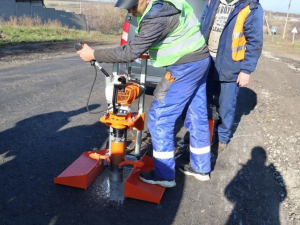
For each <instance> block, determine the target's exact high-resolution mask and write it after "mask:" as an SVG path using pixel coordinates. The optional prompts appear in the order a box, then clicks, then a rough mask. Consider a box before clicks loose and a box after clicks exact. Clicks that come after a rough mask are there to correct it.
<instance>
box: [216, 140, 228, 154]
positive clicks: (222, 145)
mask: <svg viewBox="0 0 300 225" xmlns="http://www.w3.org/2000/svg"><path fill="white" fill-rule="evenodd" d="M227 146H228V144H226V143H223V142H219V144H218V153H220V152H222V151H224V150H225V149H226V148H227Z"/></svg>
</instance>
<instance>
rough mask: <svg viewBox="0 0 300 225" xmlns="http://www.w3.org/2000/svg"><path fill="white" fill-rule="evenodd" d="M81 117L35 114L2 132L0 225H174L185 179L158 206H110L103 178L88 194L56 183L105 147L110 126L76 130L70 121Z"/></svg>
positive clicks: (127, 202)
mask: <svg viewBox="0 0 300 225" xmlns="http://www.w3.org/2000/svg"><path fill="white" fill-rule="evenodd" d="M96 107H97V105H92V106H90V109H91V110H93V109H95V108H96ZM82 113H86V109H85V108H80V109H78V110H74V111H69V112H63V111H57V112H51V113H45V114H41V115H36V116H33V117H31V118H27V119H24V120H21V121H19V122H18V123H16V125H15V126H14V127H12V128H10V129H7V130H5V131H3V132H1V133H0V140H1V142H0V190H1V191H0V224H114V225H115V224H116V225H117V224H122V225H124V224H136V223H141V224H165V225H168V224H172V223H173V221H174V219H175V216H176V214H177V210H178V207H179V204H180V201H181V198H182V193H183V189H184V177H182V176H177V178H176V182H177V186H176V187H175V188H172V189H168V190H166V192H165V194H164V196H163V199H162V202H161V204H160V205H156V204H153V203H148V202H142V201H138V200H134V199H124V201H121V202H120V201H119V202H118V201H111V200H110V199H109V198H108V196H106V195H108V194H109V193H107V190H103V189H102V188H103V179H104V178H103V177H101V176H99V177H98V178H97V179H96V180H95V181H94V182H93V183H92V184H91V186H90V187H89V188H88V189H87V190H81V189H76V188H71V187H67V186H62V185H55V184H54V183H53V178H54V177H56V176H58V175H59V174H60V173H61V172H62V171H63V170H64V169H66V168H67V167H68V166H69V165H70V164H71V163H72V162H73V161H74V160H76V159H77V158H78V157H79V156H80V155H81V153H82V152H83V151H89V150H91V149H93V148H94V147H97V148H100V147H101V146H102V145H103V144H104V145H105V144H106V140H107V138H108V129H109V128H108V127H107V126H106V125H103V124H101V123H100V122H98V121H97V122H95V123H94V124H92V125H80V126H72V123H70V122H71V118H72V117H76V116H78V115H80V114H82ZM108 185H109V184H108ZM105 188H108V189H109V188H111V187H109V186H108V187H105ZM108 191H109V190H108Z"/></svg>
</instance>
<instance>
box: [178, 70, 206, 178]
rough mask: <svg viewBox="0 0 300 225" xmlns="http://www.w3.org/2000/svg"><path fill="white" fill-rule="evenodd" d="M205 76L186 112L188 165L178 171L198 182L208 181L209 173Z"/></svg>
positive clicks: (182, 166)
mask: <svg viewBox="0 0 300 225" xmlns="http://www.w3.org/2000/svg"><path fill="white" fill-rule="evenodd" d="M206 76H207V75H204V76H203V78H202V80H201V81H200V83H199V87H198V90H197V92H196V93H195V95H194V96H193V99H192V101H191V103H190V105H189V108H188V110H187V116H186V120H185V127H186V128H187V130H188V131H189V132H190V165H181V166H180V167H179V169H180V171H182V172H183V173H185V174H186V175H193V176H194V177H196V178H197V179H199V180H209V173H210V171H211V162H210V158H211V153H210V132H209V126H208V116H207V100H206Z"/></svg>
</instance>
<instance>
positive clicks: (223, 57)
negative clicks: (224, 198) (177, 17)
mask: <svg viewBox="0 0 300 225" xmlns="http://www.w3.org/2000/svg"><path fill="white" fill-rule="evenodd" d="M200 23H201V33H202V34H203V36H204V37H205V40H206V43H207V44H208V47H209V51H210V55H211V57H212V59H213V60H212V65H211V69H210V73H209V75H208V80H207V93H208V99H209V100H210V99H211V96H217V99H218V105H219V108H218V112H219V116H220V119H221V120H220V121H219V123H218V124H219V125H218V127H217V137H218V152H220V151H222V150H224V149H225V148H226V147H227V144H228V143H229V141H230V138H231V135H232V131H231V128H232V125H233V121H234V115H235V110H236V103H237V96H238V93H239V88H240V87H244V86H246V85H247V84H248V83H249V80H250V74H251V73H252V72H253V71H254V70H255V68H256V65H257V61H258V59H259V57H260V55H261V51H262V43H263V9H262V7H261V5H260V4H259V1H258V0H207V2H206V4H205V7H204V10H203V12H202V17H201V19H200Z"/></svg>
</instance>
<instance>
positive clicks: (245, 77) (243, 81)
mask: <svg viewBox="0 0 300 225" xmlns="http://www.w3.org/2000/svg"><path fill="white" fill-rule="evenodd" d="M249 81H250V74H247V73H243V72H240V74H239V76H238V78H237V81H236V83H237V84H238V85H239V86H240V87H245V86H246V85H247V84H249Z"/></svg>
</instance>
